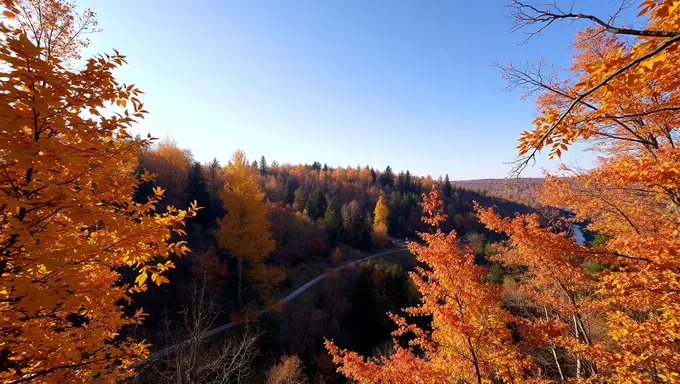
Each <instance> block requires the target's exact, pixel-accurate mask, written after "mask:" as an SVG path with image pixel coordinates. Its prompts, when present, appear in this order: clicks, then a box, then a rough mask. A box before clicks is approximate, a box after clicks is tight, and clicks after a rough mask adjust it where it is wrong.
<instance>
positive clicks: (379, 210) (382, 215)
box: [371, 195, 390, 245]
mask: <svg viewBox="0 0 680 384" xmlns="http://www.w3.org/2000/svg"><path fill="white" fill-rule="evenodd" d="M389 215H390V211H389V208H388V207H387V204H385V198H383V197H382V195H380V196H379V197H378V202H377V203H376V204H375V210H374V211H373V226H372V228H371V239H372V240H373V243H374V244H377V245H385V244H387V243H388V242H389V236H388V234H387V224H388V218H389Z"/></svg>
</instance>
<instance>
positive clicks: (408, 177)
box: [404, 169, 413, 192]
mask: <svg viewBox="0 0 680 384" xmlns="http://www.w3.org/2000/svg"><path fill="white" fill-rule="evenodd" d="M404 182H405V183H406V191H407V192H413V184H412V183H411V172H410V171H409V170H408V169H407V170H406V174H405V175H404Z"/></svg>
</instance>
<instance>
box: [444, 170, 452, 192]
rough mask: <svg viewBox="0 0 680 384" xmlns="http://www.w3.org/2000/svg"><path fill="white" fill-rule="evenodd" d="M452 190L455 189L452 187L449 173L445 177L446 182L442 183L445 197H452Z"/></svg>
mask: <svg viewBox="0 0 680 384" xmlns="http://www.w3.org/2000/svg"><path fill="white" fill-rule="evenodd" d="M452 191H453V189H452V188H451V180H449V175H448V173H447V174H446V177H444V184H443V185H442V193H443V194H444V197H451V192H452Z"/></svg>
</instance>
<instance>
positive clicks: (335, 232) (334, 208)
mask: <svg viewBox="0 0 680 384" xmlns="http://www.w3.org/2000/svg"><path fill="white" fill-rule="evenodd" d="M323 221H324V223H325V224H326V231H327V232H328V238H329V239H330V241H331V243H333V244H336V243H337V242H338V240H340V236H341V235H342V216H341V215H340V205H339V204H338V202H337V201H335V199H330V200H329V202H328V204H327V205H326V213H325V214H324V218H323Z"/></svg>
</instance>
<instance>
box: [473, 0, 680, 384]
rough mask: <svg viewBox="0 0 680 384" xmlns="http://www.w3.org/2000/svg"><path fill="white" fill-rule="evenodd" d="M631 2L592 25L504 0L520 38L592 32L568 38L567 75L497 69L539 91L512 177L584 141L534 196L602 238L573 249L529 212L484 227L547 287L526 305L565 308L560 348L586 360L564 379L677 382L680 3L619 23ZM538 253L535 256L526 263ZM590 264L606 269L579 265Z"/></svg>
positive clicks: (571, 13) (541, 67)
mask: <svg viewBox="0 0 680 384" xmlns="http://www.w3.org/2000/svg"><path fill="white" fill-rule="evenodd" d="M628 5H629V2H623V3H622V4H621V7H620V8H619V11H617V12H616V13H615V14H614V15H613V16H612V17H609V18H607V19H602V18H599V17H597V16H595V15H590V14H587V13H585V12H578V11H577V10H572V9H569V10H563V9H561V8H559V7H558V6H557V5H555V4H552V5H532V4H525V3H522V2H519V1H513V2H512V3H511V9H512V10H513V16H514V18H515V20H516V22H517V27H518V28H525V29H528V33H529V37H532V36H535V35H536V34H538V33H539V32H540V31H542V30H544V29H545V28H547V27H548V26H550V25H552V24H555V23H558V22H560V21H574V20H579V21H584V22H588V23H590V25H589V26H588V27H586V28H584V29H582V30H581V31H579V32H578V33H577V35H576V42H575V44H574V48H575V49H576V53H575V55H574V56H573V59H574V61H573V64H572V65H571V67H570V68H569V73H568V74H566V75H562V74H561V73H559V72H557V71H554V70H553V69H552V68H550V67H548V65H547V64H545V63H543V62H539V63H538V64H534V65H512V64H511V65H509V66H505V67H501V70H502V72H503V75H504V76H505V77H506V78H507V79H508V80H509V82H510V87H525V89H526V90H527V92H528V94H529V95H536V97H537V106H538V111H539V113H538V117H537V118H536V119H535V121H534V128H533V129H532V130H529V131H525V132H524V133H522V135H521V137H520V142H519V147H518V148H519V155H520V158H519V159H518V161H517V163H516V165H517V168H516V171H521V170H522V169H523V168H524V167H526V165H527V164H529V162H530V161H531V160H532V159H533V158H535V157H536V155H537V154H538V152H539V151H541V150H547V151H548V155H549V156H550V157H551V158H559V157H560V156H561V155H562V153H563V152H564V151H566V150H568V149H569V148H570V146H571V145H573V144H576V143H586V144H587V145H589V148H590V149H591V150H593V151H596V152H598V153H599V158H598V160H597V162H596V163H595V164H594V167H593V168H592V169H590V170H581V169H579V168H578V167H576V166H563V167H562V169H561V171H560V172H559V173H557V174H556V175H552V176H550V177H548V178H547V179H546V183H545V189H544V191H543V195H542V200H543V202H544V203H547V204H551V205H556V206H559V207H564V208H565V209H568V210H570V211H572V212H574V213H575V214H576V218H575V220H586V219H587V220H589V224H588V226H587V229H588V230H589V231H593V232H598V233H601V234H603V235H605V239H606V240H605V241H604V242H601V243H600V244H598V245H597V246H596V247H594V248H585V247H577V246H575V245H574V244H573V243H572V244H570V243H569V241H567V239H566V234H565V233H562V234H561V236H562V238H558V237H556V236H557V235H553V234H550V233H547V232H563V231H558V230H557V229H553V228H550V227H548V228H537V226H536V223H535V220H533V219H531V218H530V217H529V218H518V219H515V220H513V221H499V219H498V218H497V217H495V216H494V215H488V214H485V215H483V221H484V222H485V223H487V225H489V226H491V227H492V228H494V229H496V230H498V231H501V232H505V233H507V234H509V235H510V237H511V242H512V244H513V250H511V251H509V253H508V254H507V255H506V256H504V257H505V258H506V259H508V260H509V261H512V262H513V263H515V262H518V263H520V264H529V265H527V267H528V268H529V269H530V270H531V271H533V272H532V273H531V274H530V276H529V277H530V278H528V279H527V280H526V281H525V283H526V284H527V287H526V288H527V290H540V289H542V288H544V287H548V286H549V287H551V288H550V290H549V292H550V291H554V290H556V291H555V292H553V294H552V295H550V296H551V297H543V298H535V300H537V301H538V303H540V304H544V303H545V304H547V301H548V300H549V299H550V300H551V301H552V302H551V303H549V304H550V305H549V306H547V307H548V309H549V310H551V311H552V313H551V314H560V313H565V310H568V311H569V313H572V314H574V315H575V317H576V318H575V319H574V321H573V322H574V325H571V326H570V327H571V333H572V337H570V338H568V339H567V340H566V342H565V348H567V349H568V350H569V351H570V352H571V354H572V355H574V357H575V358H578V357H579V356H583V358H585V359H587V360H588V361H590V362H592V363H591V364H590V366H589V367H588V369H584V370H583V371H578V370H577V371H576V372H574V373H569V375H570V376H572V375H573V376H577V377H578V376H581V377H584V376H586V375H587V376H590V377H589V379H590V380H591V381H598V382H638V383H653V382H675V381H677V380H678V366H679V365H680V350H678V340H680V323H678V322H677V321H676V319H677V318H679V317H680V296H679V292H680V290H679V289H678V287H680V273H679V271H680V264H679V261H678V260H679V259H678V257H677V254H678V250H680V237H678V223H679V222H680V179H679V178H678V173H679V171H678V169H680V153H679V152H678V149H677V141H678V128H679V127H680V115H679V114H678V111H680V88H679V87H678V85H679V84H680V72H679V71H678V63H680V9H679V7H680V3H678V2H677V1H671V0H659V1H651V0H645V1H642V2H641V3H640V4H639V14H638V16H637V17H638V19H636V20H633V21H631V22H629V23H626V24H624V23H620V22H618V18H620V11H621V10H623V9H625V8H626V6H628ZM632 26H635V27H632ZM531 28H533V29H531ZM520 224H521V225H520ZM541 231H543V232H541ZM541 240H546V241H541ZM548 240H550V241H548ZM539 253H540V254H541V255H542V260H536V259H535V258H536V255H538V254H539ZM520 259H521V260H520ZM581 261H583V262H581ZM538 263H541V265H539V264H538ZM589 263H598V264H599V265H602V266H604V267H603V268H599V269H598V270H595V271H585V269H586V267H587V265H588V264H589ZM542 268H548V269H549V270H542ZM588 273H590V274H591V276H588ZM550 275H552V276H550ZM586 276H588V279H585V277H586ZM548 278H550V279H548ZM588 280H592V281H588ZM560 282H562V283H560ZM560 284H561V285H563V286H560ZM584 284H585V286H584ZM558 292H559V293H560V294H559V295H558V294H557V293H558ZM589 292H595V293H596V295H597V304H598V305H599V306H600V308H598V311H599V313H600V314H601V315H600V316H601V320H602V322H603V323H604V324H605V325H606V326H605V327H604V328H605V332H604V335H602V336H601V337H600V338H599V339H592V338H591V339H590V340H589V339H588V336H589V335H588V327H587V325H584V324H581V321H580V320H579V319H578V317H579V316H578V314H579V313H580V311H583V310H588V309H589V307H592V305H591V304H590V303H588V300H587V299H588V298H587V296H586V297H584V296H583V295H584V293H586V294H588V293H589ZM538 299H540V301H539V300H538ZM565 299H566V302H565ZM574 301H575V302H574ZM569 318H571V316H570V317H569ZM577 332H578V333H577Z"/></svg>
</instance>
